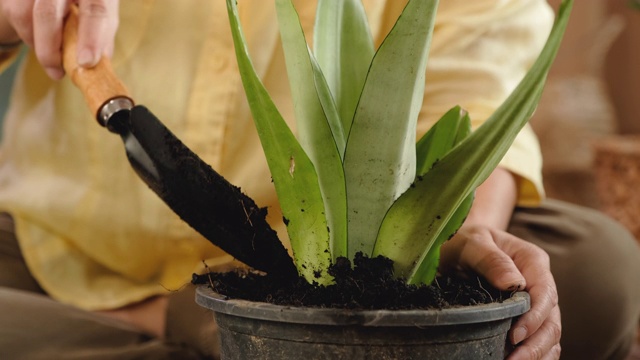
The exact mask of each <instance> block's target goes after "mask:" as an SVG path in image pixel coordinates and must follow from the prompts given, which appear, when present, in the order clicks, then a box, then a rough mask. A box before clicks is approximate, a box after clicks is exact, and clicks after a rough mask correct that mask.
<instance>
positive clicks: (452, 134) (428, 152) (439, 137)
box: [380, 106, 474, 284]
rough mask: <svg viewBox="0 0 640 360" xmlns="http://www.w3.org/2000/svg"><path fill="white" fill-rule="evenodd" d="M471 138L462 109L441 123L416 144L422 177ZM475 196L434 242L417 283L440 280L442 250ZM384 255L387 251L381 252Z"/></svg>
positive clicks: (469, 121)
mask: <svg viewBox="0 0 640 360" xmlns="http://www.w3.org/2000/svg"><path fill="white" fill-rule="evenodd" d="M469 134H471V119H470V118H469V114H468V113H467V112H466V111H464V110H463V109H462V108H460V107H459V106H456V107H454V108H453V109H451V110H449V111H448V112H447V113H445V114H444V116H442V118H440V120H438V122H437V123H436V124H435V125H434V126H433V127H431V129H429V131H428V132H427V133H426V134H425V135H424V136H423V137H422V138H421V139H420V140H419V141H418V143H417V144H416V156H417V158H418V160H417V170H416V173H417V174H418V176H424V175H425V174H426V173H427V171H429V169H431V167H432V166H433V165H434V164H435V163H437V162H438V161H439V160H440V159H441V158H443V157H444V156H445V155H446V154H447V153H448V152H449V151H451V149H453V148H454V147H455V146H456V145H458V144H459V143H460V142H461V141H462V140H464V139H466V138H467V136H469ZM473 198H474V194H473V193H471V194H469V196H467V198H466V199H465V200H464V201H463V202H462V204H461V205H460V206H459V207H458V209H456V211H455V213H454V214H453V215H452V216H451V219H450V220H449V221H448V222H447V224H446V225H445V227H444V228H443V229H442V231H441V232H440V234H438V237H437V238H436V240H435V241H434V243H433V245H432V246H431V248H430V249H429V250H428V252H427V255H426V256H425V258H424V259H423V260H422V262H421V263H420V264H419V266H418V269H417V270H416V275H415V276H414V277H413V278H412V281H413V283H424V284H430V283H431V282H432V281H433V279H434V278H435V276H436V272H437V270H438V264H439V263H440V247H441V246H442V244H444V242H445V241H447V240H448V239H450V238H451V237H452V236H453V235H454V234H455V233H456V231H458V229H459V228H460V226H462V223H463V222H464V220H465V219H466V218H467V215H468V214H469V210H470V209H471V205H472V204H473ZM380 251H381V252H384V250H383V249H382V250H380Z"/></svg>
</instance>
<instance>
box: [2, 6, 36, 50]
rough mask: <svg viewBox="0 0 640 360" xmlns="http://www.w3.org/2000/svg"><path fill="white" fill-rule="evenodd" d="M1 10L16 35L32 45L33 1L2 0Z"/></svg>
mask: <svg viewBox="0 0 640 360" xmlns="http://www.w3.org/2000/svg"><path fill="white" fill-rule="evenodd" d="M1 10H2V15H3V16H4V17H5V19H6V21H7V22H8V23H9V25H10V26H11V27H12V28H13V31H14V32H15V33H16V35H17V36H18V37H19V38H20V39H21V40H22V41H23V42H24V43H25V44H27V45H28V46H33V1H28V0H25V1H2V9H1ZM7 30H8V29H6V30H5V31H7ZM14 40H18V39H14Z"/></svg>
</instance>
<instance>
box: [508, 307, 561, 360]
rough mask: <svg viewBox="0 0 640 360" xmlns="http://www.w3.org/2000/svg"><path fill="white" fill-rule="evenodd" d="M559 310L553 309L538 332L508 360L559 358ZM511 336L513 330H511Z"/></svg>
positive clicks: (557, 308)
mask: <svg viewBox="0 0 640 360" xmlns="http://www.w3.org/2000/svg"><path fill="white" fill-rule="evenodd" d="M561 331H562V329H561V325H560V308H559V307H558V306H556V307H554V308H553V310H552V311H551V313H550V314H549V316H548V317H547V318H546V319H545V321H544V323H543V324H542V326H540V328H539V329H538V331H536V332H535V333H534V334H533V335H531V337H529V338H528V339H527V340H525V341H524V342H523V343H522V344H521V345H520V346H518V347H517V348H516V349H515V350H514V351H513V352H512V353H511V355H509V358H508V359H509V360H525V359H527V360H528V359H532V360H533V359H543V360H547V359H554V360H555V359H559V358H560V350H561V349H560V334H561ZM512 334H513V330H512Z"/></svg>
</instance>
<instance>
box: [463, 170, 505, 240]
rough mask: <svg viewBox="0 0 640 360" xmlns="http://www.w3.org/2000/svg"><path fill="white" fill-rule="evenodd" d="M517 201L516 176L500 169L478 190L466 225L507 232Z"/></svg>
mask: <svg viewBox="0 0 640 360" xmlns="http://www.w3.org/2000/svg"><path fill="white" fill-rule="evenodd" d="M516 201H517V187H516V179H515V178H514V175H513V174H512V173H511V172H509V171H508V170H506V169H504V168H500V167H498V168H496V169H495V170H494V171H493V173H492V174H491V175H490V176H489V178H488V179H487V180H486V181H485V182H484V183H483V184H482V185H480V186H479V187H478V189H477V190H476V198H475V200H474V202H473V206H472V207H471V211H470V212H469V216H468V217H467V220H466V221H465V225H484V226H489V227H492V228H496V229H500V230H506V229H507V226H508V225H509V221H510V219H511V215H512V213H513V209H514V207H515V205H516Z"/></svg>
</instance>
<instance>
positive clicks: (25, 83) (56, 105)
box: [0, 0, 552, 309]
mask: <svg viewBox="0 0 640 360" xmlns="http://www.w3.org/2000/svg"><path fill="white" fill-rule="evenodd" d="M364 2H365V8H366V9H367V13H368V16H369V19H370V24H371V27H372V30H373V35H374V38H375V40H376V43H377V44H379V43H380V42H381V41H382V39H383V37H384V35H385V34H386V32H387V31H388V29H389V28H390V26H392V24H393V22H394V21H395V19H396V18H397V15H398V14H399V12H400V11H401V10H402V4H400V2H399V1H396V0H394V1H382V0H365V1H364ZM239 3H240V4H239V6H240V16H241V20H242V23H243V26H244V31H245V34H246V36H247V38H248V41H249V47H250V51H251V54H252V58H253V61H254V64H255V66H256V68H257V71H258V73H259V74H260V76H261V77H262V79H263V81H264V83H265V85H266V87H267V89H268V90H269V92H270V93H271V95H272V96H273V99H274V101H275V102H276V104H277V105H278V107H279V109H280V111H281V112H282V114H283V116H284V117H285V119H287V121H289V123H290V124H291V126H293V111H292V105H291V99H290V94H289V88H288V82H287V81H286V75H285V67H284V59H283V54H282V51H281V48H280V46H279V42H278V28H277V24H276V21H275V18H276V16H275V9H274V5H273V2H272V1H265V0H242V1H239ZM120 8H121V9H120V17H121V25H120V28H119V32H118V35H117V38H116V44H115V55H114V57H113V65H114V68H115V71H116V73H117V74H118V75H119V76H120V77H121V78H122V80H123V81H124V82H125V83H126V84H127V85H128V87H129V90H130V91H131V93H132V94H133V96H134V98H135V100H136V102H137V103H139V104H144V105H146V106H147V107H148V108H149V109H151V110H152V111H153V112H154V113H155V114H156V115H157V116H158V117H159V118H160V119H161V120H162V121H163V122H164V123H165V124H166V125H167V126H168V127H169V128H170V129H171V130H172V131H173V132H174V133H176V134H177V135H178V136H179V137H180V138H181V139H182V140H183V141H184V142H185V143H186V144H187V145H188V146H189V147H190V148H191V149H193V150H194V151H195V152H196V153H198V154H199V155H200V156H201V157H202V158H203V159H204V160H205V161H206V162H208V163H209V164H211V165H212V166H213V167H214V168H215V169H217V170H218V171H219V172H221V173H222V174H223V175H224V176H225V177H226V178H227V179H228V180H229V181H231V182H232V183H234V184H236V185H238V186H240V187H241V188H242V190H243V191H244V192H246V193H247V194H248V195H250V196H251V197H253V198H254V199H255V200H256V202H257V203H258V204H259V205H260V206H268V207H269V212H270V218H271V222H272V224H273V225H274V227H275V228H276V229H277V230H278V232H279V233H280V236H281V237H282V238H286V234H285V229H284V226H283V224H282V222H281V215H280V213H279V209H278V205H277V199H276V196H275V191H274V189H273V185H272V183H271V181H270V175H269V170H268V168H267V165H266V161H265V160H264V155H263V152H262V149H261V147H260V144H259V140H258V137H257V134H256V132H255V129H254V125H253V122H252V120H251V117H250V111H249V108H248V105H247V103H246V99H245V97H244V93H243V89H242V85H241V82H240V78H239V75H238V71H237V65H236V61H235V55H234V51H233V43H232V40H231V36H230V31H229V24H228V19H227V14H226V6H225V2H224V1H223V0H215V1H198V0H180V1H171V0H155V1H153V0H138V1H122V2H121V3H120ZM297 8H298V11H299V13H300V16H301V21H302V23H303V27H304V29H305V31H306V34H307V36H308V37H309V38H310V37H311V33H312V26H313V25H312V24H313V16H314V11H315V3H314V2H310V1H297ZM551 21H552V12H551V10H550V9H549V7H548V6H547V5H546V2H544V1H542V0H477V1H472V2H471V1H466V0H443V1H441V5H440V9H439V12H438V15H437V24H436V29H435V34H434V38H433V42H432V48H431V52H430V60H429V65H428V74H427V90H426V94H425V103H424V107H423V111H422V113H421V120H420V125H419V128H420V129H419V131H420V132H421V133H422V132H424V131H425V130H426V129H427V128H428V127H429V126H431V124H432V123H433V122H434V121H435V120H437V119H438V118H439V117H440V116H441V115H442V114H444V112H445V111H446V110H448V109H449V108H451V107H452V106H454V105H457V104H460V105H462V106H463V107H464V108H466V109H467V110H469V112H470V115H471V117H472V119H473V121H474V125H478V124H480V123H482V121H484V120H485V119H486V118H487V117H488V116H489V115H490V114H491V113H492V112H493V110H494V109H495V108H497V106H499V104H500V103H501V102H502V101H503V100H504V99H505V97H506V96H507V95H508V94H509V92H510V91H511V90H512V89H513V88H514V86H515V85H516V84H517V82H518V81H519V80H520V79H521V78H522V76H523V75H524V73H525V71H526V70H527V68H528V67H529V66H530V65H531V63H532V62H533V60H534V59H535V57H536V56H537V54H538V52H539V50H540V49H541V47H542V44H543V43H544V40H545V39H546V36H547V35H548V31H549V29H550V26H551ZM503 166H505V167H507V168H508V169H510V170H511V171H513V172H514V173H515V174H517V175H519V178H520V179H521V180H520V181H519V201H520V204H523V205H528V204H529V205H534V204H536V203H537V202H538V201H539V200H540V198H541V197H542V196H543V191H542V187H541V180H540V167H541V159H540V154H539V149H538V145H537V142H536V139H535V136H534V135H533V133H532V132H531V130H530V129H529V128H526V129H525V130H524V131H523V132H522V133H521V135H520V136H519V137H518V139H517V140H516V143H515V145H514V146H513V148H512V149H511V151H510V152H509V154H508V155H507V156H506V157H505V159H504V161H503ZM0 209H1V210H2V211H8V212H10V213H11V214H12V215H13V216H14V218H15V221H16V231H17V234H18V238H19V242H20V246H21V248H22V251H23V253H24V256H25V259H26V261H27V264H28V266H29V268H30V270H31V271H32V273H33V275H34V276H35V277H36V279H37V280H38V281H39V282H40V284H41V286H42V287H43V288H44V289H45V290H46V291H47V292H48V293H49V294H50V295H51V296H52V297H53V298H55V299H58V300H59V301H62V302H65V303H69V304H73V305H76V306H79V307H82V308H85V309H109V308H115V307H119V306H122V305H125V304H128V303H131V302H134V301H138V300H141V299H144V298H146V297H148V296H152V295H155V294H160V293H165V292H166V289H172V290H175V289H178V288H180V287H181V286H182V285H183V284H185V283H186V282H188V281H189V279H190V275H191V273H192V272H194V271H197V270H199V269H200V268H201V267H202V261H203V260H206V262H207V264H208V265H209V266H215V265H220V264H225V263H228V262H229V261H231V259H230V257H229V256H227V255H224V254H223V253H222V252H221V251H220V250H219V249H217V248H215V247H214V246H213V245H211V244H210V243H209V242H208V241H206V240H205V239H203V238H202V237H201V236H200V235H199V234H197V233H195V232H194V231H193V230H192V229H191V228H189V226H187V225H186V224H184V223H183V222H182V221H181V220H180V219H179V218H178V217H177V216H176V215H175V214H173V213H172V212H171V210H170V209H169V208H168V207H167V206H166V205H165V204H164V203H162V201H161V200H159V198H158V197H157V196H156V195H155V194H154V193H152V192H151V191H150V190H149V189H148V188H147V187H146V186H145V185H144V184H143V183H142V181H140V179H138V178H137V176H136V175H135V173H134V172H133V170H132V169H131V167H130V166H129V164H128V162H127V160H126V157H125V154H124V148H123V145H122V142H121V140H120V138H119V137H118V136H114V135H113V134H110V133H109V132H107V131H106V130H105V129H104V128H101V127H100V126H98V125H97V124H96V122H95V120H94V119H93V117H92V114H90V113H89V111H88V109H87V107H86V106H85V104H84V102H83V100H82V97H81V94H80V93H79V91H78V90H77V89H76V88H75V87H74V86H73V85H72V84H71V82H70V81H69V79H67V78H65V79H63V80H62V81H59V82H54V81H51V80H50V79H48V78H47V77H46V75H45V73H44V72H43V70H42V69H41V68H40V65H39V64H38V63H37V61H36V59H35V57H34V55H33V54H29V55H28V56H27V57H26V59H25V61H24V63H23V64H22V67H21V69H20V71H19V73H18V75H17V78H16V83H15V86H14V89H13V94H12V101H11V106H10V108H9V110H8V113H7V116H6V120H5V128H4V139H3V141H2V147H1V151H0Z"/></svg>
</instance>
